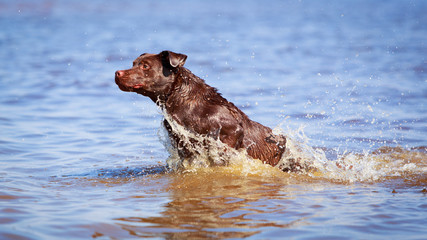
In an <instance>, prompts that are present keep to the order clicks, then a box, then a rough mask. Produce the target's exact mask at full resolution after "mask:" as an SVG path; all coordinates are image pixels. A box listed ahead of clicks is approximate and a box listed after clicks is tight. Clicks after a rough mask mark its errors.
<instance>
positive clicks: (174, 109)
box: [115, 51, 292, 170]
mask: <svg viewBox="0 0 427 240" xmlns="http://www.w3.org/2000/svg"><path fill="white" fill-rule="evenodd" d="M186 59H187V56H186V55H184V54H180V53H175V52H172V51H162V52H160V53H159V54H149V53H144V54H141V55H140V56H139V57H138V58H136V59H135V60H134V61H133V66H132V68H130V69H127V70H119V71H116V72H115V82H116V84H117V85H118V86H119V88H120V89H121V90H122V91H126V92H136V93H138V94H141V95H144V96H147V97H149V98H150V99H151V100H152V101H153V102H155V103H156V104H157V105H158V106H160V107H161V109H162V110H163V111H164V112H165V113H166V115H168V117H165V119H164V126H165V128H166V130H167V132H168V134H169V136H170V138H171V141H172V143H173V146H175V147H176V148H178V154H179V157H180V158H181V159H189V158H192V157H195V156H194V155H197V154H198V152H197V151H194V149H193V148H194V144H196V145H197V144H199V145H207V144H209V142H206V141H197V140H195V138H193V139H190V141H188V140H185V139H183V137H182V135H181V134H180V133H178V132H177V131H176V129H174V128H173V127H172V126H173V124H178V125H179V126H182V127H184V128H185V129H186V130H188V131H189V132H190V133H192V134H194V135H196V136H204V137H207V138H208V139H213V140H220V141H221V142H222V143H223V144H225V145H227V146H228V147H230V148H233V149H236V150H241V149H242V148H243V149H245V150H246V152H247V154H248V155H249V156H250V157H252V158H253V159H259V160H261V161H262V162H263V163H267V164H270V165H272V166H276V165H277V164H278V163H279V161H280V159H281V158H282V155H283V154H284V153H285V150H286V137H285V136H282V135H276V134H273V131H272V129H271V128H269V127H266V126H263V125H262V124H260V123H258V122H255V121H252V120H250V119H249V117H248V116H247V115H246V114H245V113H243V112H242V111H241V110H240V109H239V108H237V107H236V106H235V105H234V104H233V103H231V102H229V101H227V100H226V99H225V98H224V97H222V96H221V94H220V93H219V92H218V91H217V89H216V88H214V87H211V86H209V85H208V84H206V83H205V81H204V80H203V79H201V78H199V77H197V76H196V75H194V74H193V73H192V72H191V71H190V70H188V69H187V68H185V67H184V63H185V61H186ZM172 121H173V123H172ZM189 142H190V143H189ZM205 147H207V146H205ZM282 170H292V169H282Z"/></svg>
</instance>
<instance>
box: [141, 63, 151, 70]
mask: <svg viewBox="0 0 427 240" xmlns="http://www.w3.org/2000/svg"><path fill="white" fill-rule="evenodd" d="M141 68H142V69H143V70H148V69H150V65H148V64H146V63H143V64H142V65H141Z"/></svg>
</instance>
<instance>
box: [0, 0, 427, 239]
mask: <svg viewBox="0 0 427 240" xmlns="http://www.w3.org/2000/svg"><path fill="white" fill-rule="evenodd" d="M426 10H427V3H426V2H424V1H271V2H269V4H266V3H265V2H261V1H233V2H230V1H219V2H218V1H214V2H211V3H208V2H204V1H203V2H199V1H185V2H180V4H177V3H175V2H172V1H144V2H139V1H138V2H136V1H115V2H113V1H109V2H108V3H106V2H105V1H80V0H76V1H29V0H28V1H13V2H12V1H1V0H0V63H1V67H0V82H1V88H0V162H1V164H0V203H1V204H0V238H1V239H56V238H58V236H61V237H62V238H63V237H65V238H67V239H73V238H83V239H87V238H99V239H117V238H118V239H123V238H168V239H175V238H178V239H181V238H184V239H185V238H252V239H274V238H295V239H321V238H324V239H333V238H335V239H372V238H375V239H403V238H404V239H424V238H425V236H427V228H426V227H425V226H426V224H427V217H426V213H427V199H426V194H427V190H426V187H427V186H426V185H427V174H426V173H427V152H426V146H427V138H426V137H425V136H426V135H427V127H426V126H427V108H426V103H427V73H426V71H427V60H426V57H425V56H427V45H426V44H427V37H426V36H427V28H425V26H426V25H427V15H426V14H425V12H426ZM164 49H169V50H173V51H176V52H182V53H185V54H187V55H188V60H187V62H186V67H187V68H189V69H190V70H191V71H193V72H194V73H195V74H196V75H198V76H200V77H202V78H204V79H205V80H206V82H207V83H208V84H210V85H212V86H215V87H216V88H218V89H219V91H220V92H221V93H222V94H223V95H224V96H225V97H226V98H227V99H228V100H230V101H232V102H234V103H235V104H236V105H237V106H239V107H240V108H241V109H242V110H243V111H244V112H245V113H247V114H248V115H249V116H250V117H251V118H252V119H254V120H256V121H259V122H261V123H263V124H264V125H268V126H271V127H274V128H276V130H277V131H282V132H284V133H285V134H286V135H287V136H289V138H290V139H291V141H290V142H291V143H293V145H291V146H288V147H289V149H290V151H291V152H290V153H291V154H293V156H295V157H299V158H301V159H305V160H307V161H310V163H312V164H314V165H315V166H316V169H315V170H311V171H309V172H306V173H283V172H281V171H279V170H278V169H277V168H273V167H270V166H266V165H262V164H259V163H257V162H253V161H250V160H249V159H245V158H242V157H241V156H240V157H239V158H237V159H236V160H235V162H234V163H233V164H231V165H230V166H228V167H214V168H199V169H192V170H191V171H187V172H185V173H178V172H168V171H166V162H167V161H169V162H170V161H173V160H174V159H173V158H172V159H171V158H169V152H168V151H167V150H166V149H165V146H164V144H163V140H164V135H163V133H162V130H160V127H161V121H162V116H161V112H160V111H159V110H158V109H157V107H156V106H155V105H154V104H153V103H152V102H151V101H150V100H149V99H148V98H145V97H143V96H139V95H136V94H133V93H125V92H121V91H120V90H119V89H118V87H117V86H116V85H115V83H114V72H115V71H116V70H118V69H126V68H129V67H130V66H131V63H132V60H133V59H134V58H136V57H137V56H139V55H140V54H141V53H143V52H151V53H157V52H160V51H161V50H164Z"/></svg>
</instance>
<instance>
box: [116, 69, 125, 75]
mask: <svg viewBox="0 0 427 240" xmlns="http://www.w3.org/2000/svg"><path fill="white" fill-rule="evenodd" d="M123 75H124V72H123V71H122V70H119V71H116V77H121V76H123Z"/></svg>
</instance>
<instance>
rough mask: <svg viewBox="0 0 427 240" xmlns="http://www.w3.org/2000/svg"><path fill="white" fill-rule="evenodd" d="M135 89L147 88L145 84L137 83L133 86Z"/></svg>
mask: <svg viewBox="0 0 427 240" xmlns="http://www.w3.org/2000/svg"><path fill="white" fill-rule="evenodd" d="M132 88H133V89H140V88H145V84H136V85H133V86H132Z"/></svg>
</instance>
